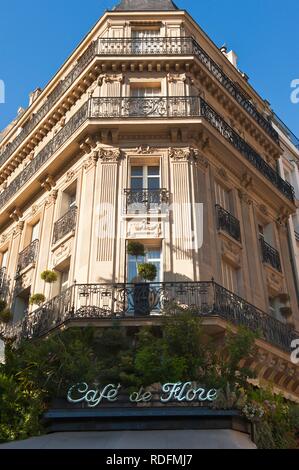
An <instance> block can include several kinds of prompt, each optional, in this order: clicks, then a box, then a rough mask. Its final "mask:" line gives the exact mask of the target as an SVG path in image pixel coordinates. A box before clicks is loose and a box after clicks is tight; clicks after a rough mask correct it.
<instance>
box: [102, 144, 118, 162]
mask: <svg viewBox="0 0 299 470" xmlns="http://www.w3.org/2000/svg"><path fill="white" fill-rule="evenodd" d="M120 157H121V151H120V149H119V148H103V147H102V148H100V149H99V158H100V160H101V161H102V162H103V163H115V162H117V161H118V160H119V159H120Z"/></svg>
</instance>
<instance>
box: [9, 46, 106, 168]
mask: <svg viewBox="0 0 299 470" xmlns="http://www.w3.org/2000/svg"><path fill="white" fill-rule="evenodd" d="M96 47H97V43H96V42H93V43H92V44H91V45H90V46H89V47H88V48H87V49H86V51H85V52H84V54H83V55H82V56H81V57H80V59H79V60H78V62H77V64H76V65H75V67H74V68H73V69H72V70H71V72H70V73H69V74H68V75H67V76H66V77H65V79H64V80H61V81H60V82H59V84H58V85H57V86H56V87H55V88H54V90H53V91H52V92H51V93H50V95H49V96H48V98H47V100H46V101H45V103H44V104H43V105H42V106H41V107H40V109H39V110H38V111H37V113H36V114H34V115H33V116H32V118H31V119H30V120H29V121H28V122H27V123H26V124H25V125H24V127H23V129H22V131H21V132H20V134H19V135H18V136H17V137H16V138H15V139H14V140H13V141H12V143H11V144H8V145H7V146H6V147H5V149H4V150H3V152H2V153H1V154H0V167H1V165H3V164H4V163H5V162H6V161H7V160H8V159H9V157H10V156H11V155H12V154H13V153H14V152H15V151H16V150H17V148H18V147H19V146H20V145H21V144H22V143H23V142H24V140H25V139H26V138H27V137H28V135H29V134H30V133H31V132H32V131H33V130H34V128H35V127H36V126H37V125H38V124H39V123H40V122H41V121H42V119H43V118H44V117H45V116H46V115H47V114H48V113H49V112H50V111H51V109H52V107H53V106H54V105H55V103H56V102H57V101H58V100H59V98H61V96H62V95H63V94H64V93H65V92H66V91H67V90H68V89H69V88H70V86H71V85H72V84H73V83H74V82H75V80H76V79H77V78H78V77H79V76H80V75H81V73H82V72H83V71H84V69H85V68H86V66H87V65H88V64H89V63H90V62H91V61H92V59H93V58H94V57H95V55H96Z"/></svg>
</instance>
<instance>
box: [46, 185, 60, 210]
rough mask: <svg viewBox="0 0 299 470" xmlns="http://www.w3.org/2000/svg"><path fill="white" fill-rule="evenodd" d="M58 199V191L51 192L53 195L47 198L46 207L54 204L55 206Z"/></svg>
mask: <svg viewBox="0 0 299 470" xmlns="http://www.w3.org/2000/svg"><path fill="white" fill-rule="evenodd" d="M57 197H58V190H57V189H53V191H51V193H50V194H49V196H48V197H47V199H46V202H45V205H46V206H51V205H52V204H55V202H56V200H57Z"/></svg>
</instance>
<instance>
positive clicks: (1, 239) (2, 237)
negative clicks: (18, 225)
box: [0, 233, 8, 245]
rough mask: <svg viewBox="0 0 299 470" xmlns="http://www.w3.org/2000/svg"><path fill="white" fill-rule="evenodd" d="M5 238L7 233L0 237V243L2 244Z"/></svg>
mask: <svg viewBox="0 0 299 470" xmlns="http://www.w3.org/2000/svg"><path fill="white" fill-rule="evenodd" d="M7 239H8V235H7V233H3V234H2V235H1V237H0V244H1V245H2V244H3V243H5V242H6V240H7Z"/></svg>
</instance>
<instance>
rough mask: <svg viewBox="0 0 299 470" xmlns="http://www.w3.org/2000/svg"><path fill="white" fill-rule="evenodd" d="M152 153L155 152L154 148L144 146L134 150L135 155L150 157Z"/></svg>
mask: <svg viewBox="0 0 299 470" xmlns="http://www.w3.org/2000/svg"><path fill="white" fill-rule="evenodd" d="M154 151H155V148H154V147H150V146H145V145H140V147H137V149H136V153H137V154H138V155H151V154H152V153H154Z"/></svg>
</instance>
